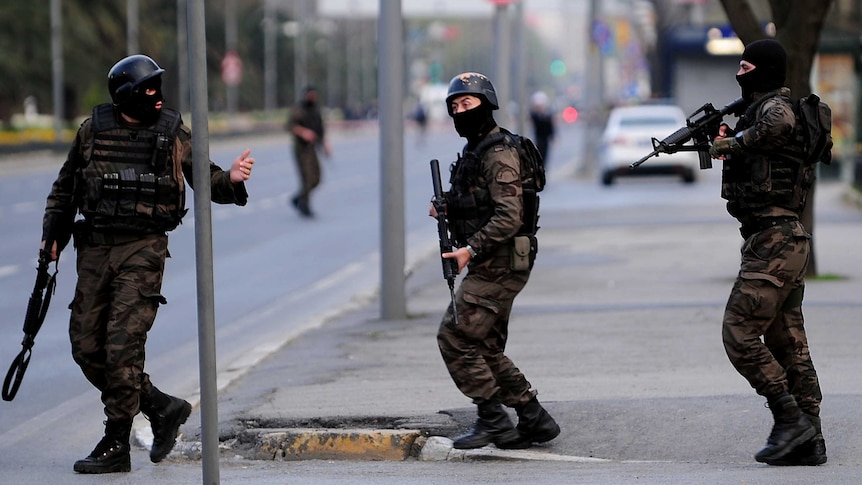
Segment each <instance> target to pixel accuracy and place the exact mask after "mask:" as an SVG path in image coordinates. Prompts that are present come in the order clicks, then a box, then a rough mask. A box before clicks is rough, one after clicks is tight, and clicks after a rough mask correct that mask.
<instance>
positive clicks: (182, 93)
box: [177, 0, 189, 113]
mask: <svg viewBox="0 0 862 485" xmlns="http://www.w3.org/2000/svg"><path fill="white" fill-rule="evenodd" d="M188 33H189V15H188V0H177V83H178V84H179V95H178V96H177V97H178V104H177V107H178V108H179V110H180V113H188V112H189V36H188Z"/></svg>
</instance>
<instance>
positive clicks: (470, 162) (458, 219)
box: [446, 128, 539, 246]
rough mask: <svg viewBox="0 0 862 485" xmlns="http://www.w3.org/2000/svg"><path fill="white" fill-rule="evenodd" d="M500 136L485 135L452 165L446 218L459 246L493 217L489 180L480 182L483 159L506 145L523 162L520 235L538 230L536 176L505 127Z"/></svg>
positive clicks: (521, 168)
mask: <svg viewBox="0 0 862 485" xmlns="http://www.w3.org/2000/svg"><path fill="white" fill-rule="evenodd" d="M500 130H501V131H500V132H499V133H496V134H494V135H489V136H486V137H485V139H484V140H482V141H481V142H479V144H478V145H476V147H474V148H473V149H472V150H465V151H464V154H463V155H462V156H459V157H458V160H457V161H456V162H455V163H454V164H453V165H452V175H451V179H450V183H451V184H452V189H451V190H450V191H449V193H448V194H447V197H446V204H447V209H446V216H447V219H449V222H450V230H451V231H452V235H453V237H454V239H455V243H456V244H457V245H458V246H464V245H466V244H467V239H469V238H470V236H472V235H473V234H475V233H476V232H477V231H479V229H481V228H482V226H484V225H485V224H487V223H488V221H489V220H490V219H491V217H492V216H493V215H494V201H493V199H492V198H491V193H490V191H489V190H488V184H487V181H483V180H481V165H482V157H484V156H485V154H486V153H487V152H488V150H490V149H491V148H492V147H494V146H496V145H499V144H504V145H507V146H509V147H512V148H514V149H516V150H517V151H518V158H519V160H520V165H521V167H520V174H521V184H522V190H523V204H524V211H523V218H524V220H523V221H521V229H520V230H519V231H518V233H517V235H519V236H522V235H528V236H533V235H535V234H536V231H537V230H538V225H537V222H538V219H539V216H538V211H539V197H538V194H537V193H536V192H537V188H536V183H535V181H534V179H533V177H535V176H536V174H534V173H532V172H530V173H528V172H529V171H528V170H527V169H526V167H525V163H524V156H525V155H524V154H523V153H521V150H519V147H518V146H517V145H516V142H515V140H514V139H513V137H512V136H510V134H509V132H507V131H504V130H503V129H502V128H501V129H500Z"/></svg>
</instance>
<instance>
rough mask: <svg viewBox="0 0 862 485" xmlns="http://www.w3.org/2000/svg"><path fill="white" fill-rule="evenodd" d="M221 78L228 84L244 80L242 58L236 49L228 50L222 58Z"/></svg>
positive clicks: (237, 84) (236, 83)
mask: <svg viewBox="0 0 862 485" xmlns="http://www.w3.org/2000/svg"><path fill="white" fill-rule="evenodd" d="M221 79H222V81H224V83H225V84H226V85H228V86H239V83H241V82H242V59H240V58H239V55H238V54H237V53H236V52H235V51H227V52H226V53H225V55H224V58H223V59H222V60H221Z"/></svg>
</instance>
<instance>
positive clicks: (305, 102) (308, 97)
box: [302, 86, 317, 108]
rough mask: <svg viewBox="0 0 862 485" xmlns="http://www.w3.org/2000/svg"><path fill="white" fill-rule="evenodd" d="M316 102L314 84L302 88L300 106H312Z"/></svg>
mask: <svg viewBox="0 0 862 485" xmlns="http://www.w3.org/2000/svg"><path fill="white" fill-rule="evenodd" d="M316 104H317V90H316V89H314V86H306V88H305V89H303V90H302V106H304V107H306V108H313V107H314V106H315V105H316Z"/></svg>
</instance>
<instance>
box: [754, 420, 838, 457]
mask: <svg viewBox="0 0 862 485" xmlns="http://www.w3.org/2000/svg"><path fill="white" fill-rule="evenodd" d="M805 417H807V418H808V420H809V421H811V424H812V425H813V426H814V430H815V431H816V434H815V435H814V437H813V438H811V439H810V440H808V441H806V442H805V443H802V444H801V445H799V446H797V447H796V448H794V449H793V451H791V452H790V453H788V454H786V455H784V457H783V458H779V459H777V460H769V461H767V462H766V463H768V464H770V465H775V466H817V465H822V464H824V463H826V440H825V439H823V429H822V428H821V425H820V417H819V416H813V415H811V414H805Z"/></svg>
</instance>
